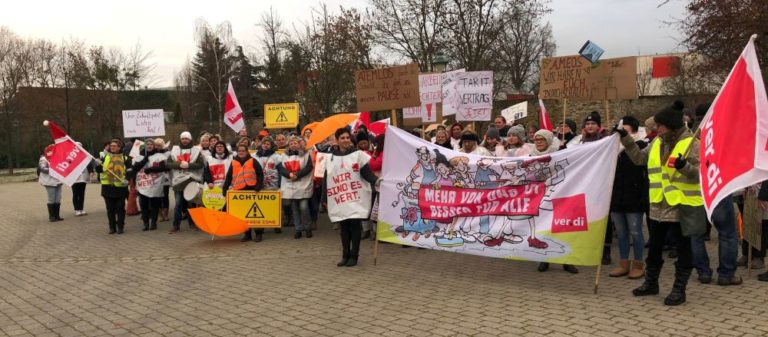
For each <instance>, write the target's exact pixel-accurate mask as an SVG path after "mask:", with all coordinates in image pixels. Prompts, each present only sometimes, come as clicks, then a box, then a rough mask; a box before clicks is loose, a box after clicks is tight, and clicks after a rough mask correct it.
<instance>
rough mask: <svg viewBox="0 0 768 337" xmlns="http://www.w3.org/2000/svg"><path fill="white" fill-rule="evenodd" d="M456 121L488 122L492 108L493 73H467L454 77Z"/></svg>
mask: <svg viewBox="0 0 768 337" xmlns="http://www.w3.org/2000/svg"><path fill="white" fill-rule="evenodd" d="M456 91H457V93H458V95H459V107H458V112H457V113H456V120H457V121H489V120H491V110H492V108H493V72H492V71H468V72H463V73H460V74H458V76H457V77H456Z"/></svg>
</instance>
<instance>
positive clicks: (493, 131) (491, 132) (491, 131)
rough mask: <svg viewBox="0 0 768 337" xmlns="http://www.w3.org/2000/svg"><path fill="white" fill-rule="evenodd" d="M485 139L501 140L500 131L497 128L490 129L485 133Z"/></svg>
mask: <svg viewBox="0 0 768 337" xmlns="http://www.w3.org/2000/svg"><path fill="white" fill-rule="evenodd" d="M485 138H493V139H499V129H497V128H496V127H495V126H491V127H489V128H488V131H487V132H486V133H485Z"/></svg>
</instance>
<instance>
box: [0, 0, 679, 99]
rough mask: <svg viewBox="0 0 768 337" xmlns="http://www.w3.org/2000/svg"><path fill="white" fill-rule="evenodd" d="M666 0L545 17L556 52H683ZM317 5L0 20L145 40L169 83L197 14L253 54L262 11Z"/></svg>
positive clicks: (568, 1)
mask: <svg viewBox="0 0 768 337" xmlns="http://www.w3.org/2000/svg"><path fill="white" fill-rule="evenodd" d="M324 2H325V3H326V4H328V6H329V8H331V9H336V8H338V6H339V5H343V6H345V7H358V8H362V7H364V6H365V4H366V0H326V1H324ZM661 2H662V1H661V0H553V1H552V2H551V8H552V10H553V11H552V14H551V15H549V17H548V19H549V21H550V22H551V24H552V28H553V33H554V37H555V41H556V43H557V47H558V48H557V54H558V55H569V54H575V53H577V52H578V50H579V48H580V47H581V45H582V44H583V43H584V42H585V41H586V40H588V39H589V40H592V41H594V42H595V43H597V44H598V45H599V46H600V47H602V48H603V49H605V50H606V53H605V54H604V56H603V57H618V56H633V55H648V54H656V53H667V52H670V51H679V50H680V47H679V40H680V34H679V33H678V31H677V30H676V28H674V27H670V26H668V25H666V24H665V23H664V21H669V20H671V19H673V18H680V17H682V16H683V14H684V6H685V2H684V1H682V0H672V1H671V2H670V3H669V4H667V5H665V6H663V7H661V8H657V5H658V4H659V3H661ZM307 4H311V5H307ZM317 4H319V2H313V1H302V0H280V1H275V0H264V1H244V0H240V1H236V0H218V1H210V0H209V1H202V0H187V1H162V0H152V1H150V0H132V1H104V0H100V1H95V0H67V1H61V0H45V1H7V2H6V1H4V2H3V4H2V10H0V25H4V26H8V27H10V28H11V29H12V30H13V31H15V32H16V33H17V34H18V35H20V36H22V37H35V38H47V39H50V40H53V41H56V42H58V41H61V40H63V39H68V38H70V37H74V38H78V39H82V40H85V41H86V43H88V44H101V45H105V46H108V47H119V48H122V49H124V50H126V51H127V50H128V49H130V48H131V47H133V46H134V45H135V44H136V43H137V42H140V43H141V45H142V46H143V48H144V50H146V51H151V52H152V59H151V62H152V63H155V64H156V72H157V79H158V81H157V82H156V83H155V86H170V85H172V83H173V74H174V73H175V72H176V71H178V70H179V68H180V67H181V65H182V64H183V63H184V61H185V60H186V59H187V58H188V57H191V56H192V55H193V54H194V52H195V45H194V40H193V24H194V22H195V20H196V19H197V18H199V17H203V18H205V19H206V20H207V21H208V22H209V23H211V24H215V23H218V22H221V21H223V20H229V21H230V22H231V23H232V29H233V33H234V35H235V38H236V39H237V40H238V41H240V44H242V45H243V46H245V49H246V52H247V53H250V52H256V51H257V49H256V45H257V40H258V34H259V31H258V28H257V27H256V25H255V24H256V23H257V22H258V21H259V18H260V17H261V13H263V12H264V11H268V10H269V8H270V7H272V8H274V10H275V11H276V12H277V13H278V14H279V15H280V16H281V17H282V18H283V20H284V21H285V23H286V24H287V25H289V26H290V25H291V24H300V23H301V22H302V21H306V20H307V19H308V18H309V16H310V11H311V8H310V7H311V6H315V7H316V6H317ZM308 6H309V7H308Z"/></svg>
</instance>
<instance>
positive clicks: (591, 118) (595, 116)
mask: <svg viewBox="0 0 768 337" xmlns="http://www.w3.org/2000/svg"><path fill="white" fill-rule="evenodd" d="M587 122H595V123H597V125H598V126H602V124H601V123H600V113H599V112H597V111H592V112H590V113H589V115H588V116H587V118H584V125H586V124H587Z"/></svg>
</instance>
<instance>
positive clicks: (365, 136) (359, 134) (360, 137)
mask: <svg viewBox="0 0 768 337" xmlns="http://www.w3.org/2000/svg"><path fill="white" fill-rule="evenodd" d="M361 140H367V141H368V142H369V143H370V142H371V141H370V137H369V136H368V132H365V131H362V130H358V131H357V134H356V135H355V144H357V143H359V142H360V141H361Z"/></svg>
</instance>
